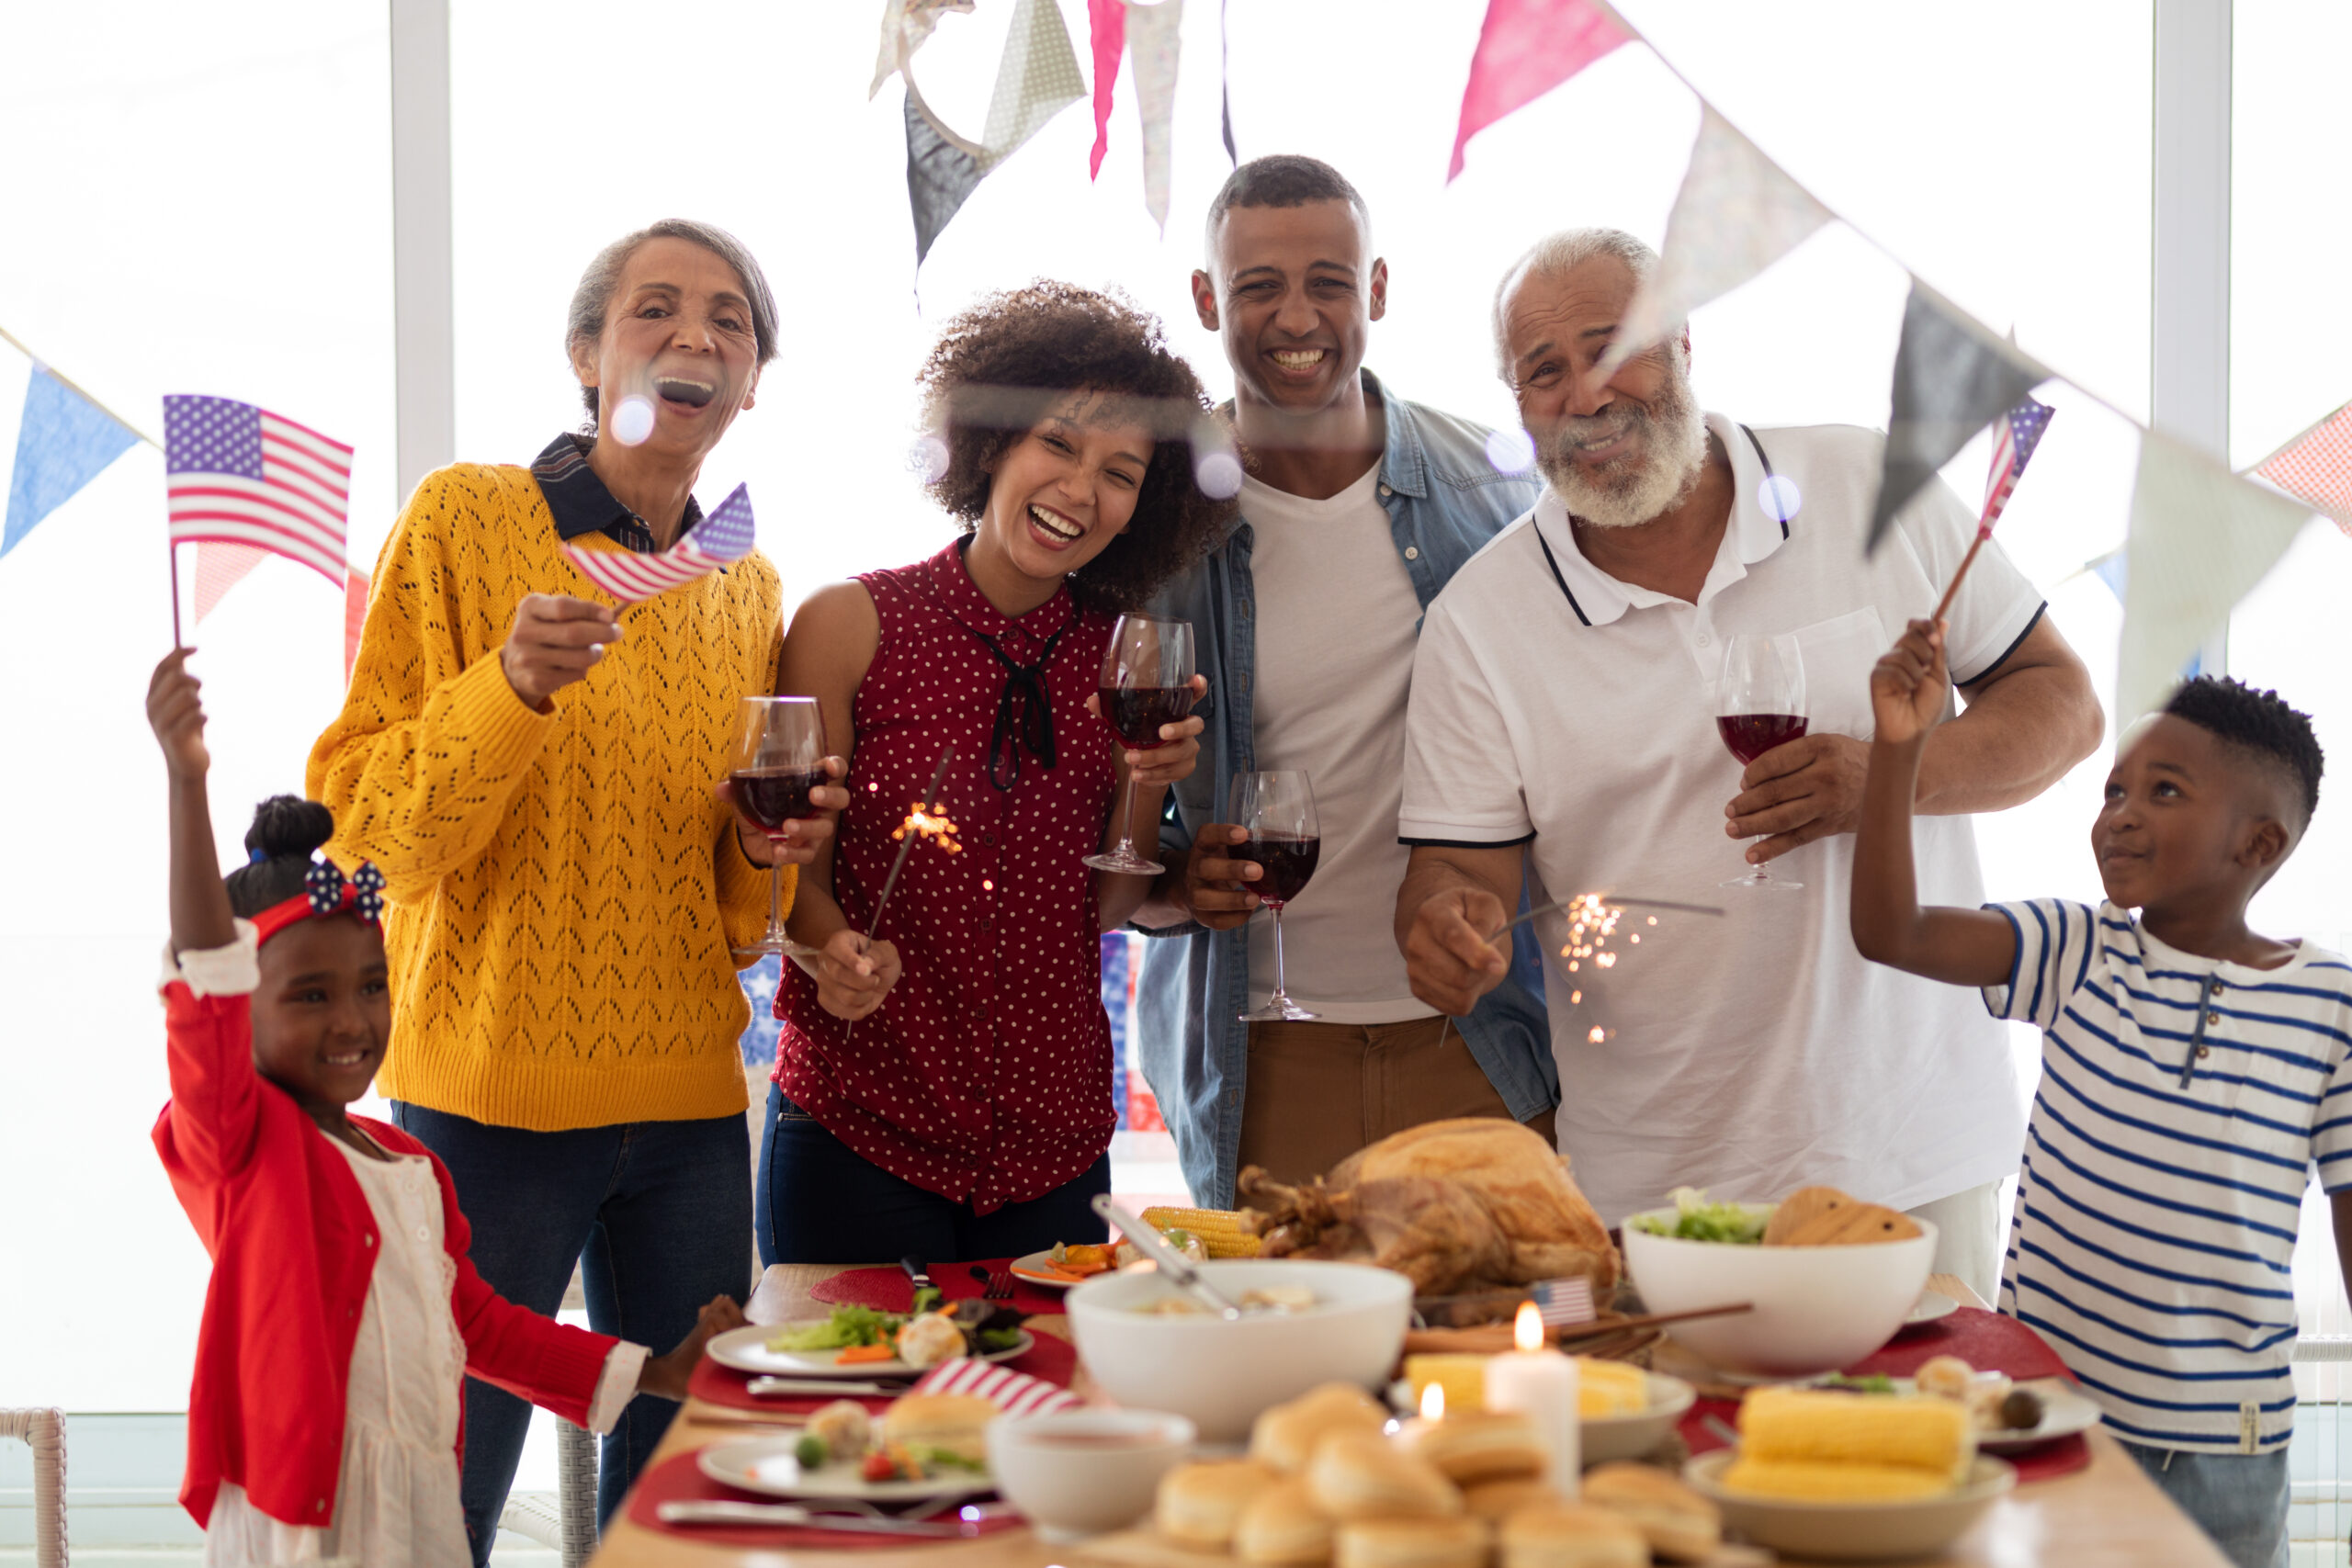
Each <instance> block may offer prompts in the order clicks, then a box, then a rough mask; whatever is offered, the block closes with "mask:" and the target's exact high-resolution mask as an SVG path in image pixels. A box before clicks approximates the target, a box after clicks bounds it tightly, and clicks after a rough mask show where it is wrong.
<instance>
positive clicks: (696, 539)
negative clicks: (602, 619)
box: [563, 485, 757, 604]
mask: <svg viewBox="0 0 2352 1568" xmlns="http://www.w3.org/2000/svg"><path fill="white" fill-rule="evenodd" d="M590 537H598V536H593V535H592V536H590ZM756 538H757V533H756V530H755V529H754V528H753V526H752V497H751V492H750V491H747V490H746V489H745V488H744V487H743V486H741V485H737V486H736V487H735V488H734V490H732V491H729V494H728V497H727V499H726V500H725V501H722V502H719V503H718V506H717V507H716V508H714V509H713V510H712V512H711V513H710V515H709V516H707V517H705V518H704V519H703V520H702V521H701V522H700V523H699V524H697V525H695V530H694V532H692V533H690V534H688V535H687V536H685V537H684V538H683V539H680V540H679V541H678V542H677V543H676V544H674V545H672V546H671V547H669V548H668V549H666V550H663V551H662V553H661V554H660V555H640V554H639V553H638V552H637V551H635V550H632V549H627V548H624V547H621V546H618V545H616V544H614V543H613V542H612V541H611V540H609V539H607V540H605V541H604V544H603V546H602V547H596V546H591V545H588V544H586V543H583V542H582V541H580V540H568V541H566V542H565V544H564V547H563V552H564V554H566V555H568V556H570V557H571V564H572V565H574V566H576V567H578V568H579V569H580V571H581V575H582V576H584V577H585V578H587V579H588V581H591V582H593V583H594V584H595V585H596V586H597V587H599V588H601V589H603V590H604V591H605V592H607V593H609V594H611V595H612V596H613V597H614V598H616V599H617V600H619V601H620V602H621V603H622V604H636V603H637V602H638V601H639V600H640V599H650V598H652V597H653V596H654V595H655V594H657V593H667V592H670V590H671V589H673V588H677V587H681V586H683V585H684V584H686V583H689V582H692V581H694V580H695V578H697V577H700V576H702V575H703V574H704V573H705V572H708V571H716V570H718V569H719V568H720V567H723V566H731V565H732V564H734V563H735V562H737V561H739V560H741V559H742V558H744V557H745V556H747V555H749V554H750V553H751V550H752V544H753V542H754V541H755V539H756Z"/></svg>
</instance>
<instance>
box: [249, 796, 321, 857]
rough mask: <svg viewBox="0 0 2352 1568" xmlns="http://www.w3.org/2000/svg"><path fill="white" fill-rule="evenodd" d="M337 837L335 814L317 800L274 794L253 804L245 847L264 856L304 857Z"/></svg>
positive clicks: (309, 855)
mask: <svg viewBox="0 0 2352 1568" xmlns="http://www.w3.org/2000/svg"><path fill="white" fill-rule="evenodd" d="M332 838H334V813H332V812H330V811H329V810H328V809H327V808H326V807H323V806H321V805H320V804H319V803H318V802H317V801H315V800H304V799H303V798H302V797H301V796H300V795H271V796H270V797H269V798H268V799H267V800H265V801H263V802H262V803H261V804H260V805H259V806H256V807H254V825H253V826H252V827H250V828H248V829H245V849H246V850H247V851H248V852H251V853H253V854H254V855H255V856H256V858H258V859H261V860H278V859H281V858H283V857H284V856H287V855H300V857H301V858H302V859H304V860H309V859H310V858H311V855H312V854H313V853H314V852H316V851H317V850H318V849H319V847H320V846H321V845H322V844H324V843H325V842H326V841H327V840H329V839H332Z"/></svg>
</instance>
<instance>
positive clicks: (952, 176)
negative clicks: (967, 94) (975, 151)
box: [907, 92, 980, 267]
mask: <svg viewBox="0 0 2352 1568" xmlns="http://www.w3.org/2000/svg"><path fill="white" fill-rule="evenodd" d="M979 183H980V161H979V160H978V158H975V157H973V156H972V155H971V154H970V153H969V152H965V151H964V150H963V149H962V148H960V147H956V146H954V145H952V144H950V143H949V141H947V139H946V138H945V137H944V136H942V135H940V134H939V128H938V127H937V126H935V125H933V124H932V123H931V117H930V116H929V115H927V114H925V113H923V112H922V107H921V106H920V105H918V104H917V103H916V102H915V96H914V94H912V93H911V92H910V93H909V94H908V95H907V199H908V201H909V202H910V203H911V204H912V206H913V208H914V214H915V265H916V266H917V267H921V266H922V264H923V258H924V257H926V256H928V255H930V254H931V243H932V242H933V240H936V239H938V238H939V231H941V230H943V229H944V228H946V227H947V220H949V219H951V218H953V217H955V216H956V212H957V211H958V210H959V209H961V208H962V207H963V205H964V202H965V199H966V198H967V197H969V196H970V195H971V194H972V192H973V190H974V189H976V188H977V187H978V185H979Z"/></svg>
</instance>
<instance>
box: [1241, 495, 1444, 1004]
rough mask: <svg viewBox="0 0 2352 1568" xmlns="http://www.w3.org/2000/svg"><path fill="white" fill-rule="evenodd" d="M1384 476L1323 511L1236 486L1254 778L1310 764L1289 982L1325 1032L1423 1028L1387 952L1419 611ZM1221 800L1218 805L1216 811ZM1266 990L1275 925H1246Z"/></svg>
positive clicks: (1254, 983) (1399, 959) (1404, 855)
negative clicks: (1245, 570)
mask: <svg viewBox="0 0 2352 1568" xmlns="http://www.w3.org/2000/svg"><path fill="white" fill-rule="evenodd" d="M1379 484H1380V466H1379V464H1377V463H1374V465H1373V466H1372V467H1371V468H1367V469H1365V470H1364V473H1363V478H1361V479H1357V480H1356V481H1355V483H1353V484H1351V485H1350V486H1349V487H1348V488H1347V489H1345V490H1343V491H1340V493H1339V494H1337V495H1335V496H1332V497H1331V498H1329V500H1327V501H1309V500H1307V499H1306V497H1304V496H1296V495H1293V494H1291V493H1290V492H1289V491H1280V490H1275V489H1272V487H1270V486H1267V485H1262V484H1260V483H1259V482H1258V481H1257V480H1255V479H1244V480H1243V481H1242V485H1241V514H1242V516H1244V517H1246V518H1248V519H1249V521H1250V529H1251V532H1252V535H1253V539H1252V543H1251V547H1250V577H1251V579H1252V581H1253V582H1254V585H1255V588H1256V594H1257V605H1258V613H1257V644H1258V651H1257V678H1256V682H1255V690H1254V693H1253V698H1254V706H1253V707H1252V708H1251V710H1250V744H1251V747H1252V749H1253V750H1255V751H1256V753H1257V760H1258V766H1259V767H1260V768H1261V769H1265V770H1269V771H1271V770H1272V769H1275V768H1304V769H1306V772H1307V776H1308V780H1309V782H1310V783H1311V784H1313V786H1314V790H1315V813H1316V817H1317V819H1318V822H1319V824H1320V826H1321V828H1322V829H1323V849H1322V853H1321V858H1320V859H1318V860H1317V862H1316V865H1315V874H1314V876H1313V877H1312V878H1311V879H1310V880H1309V881H1308V882H1307V885H1306V889H1305V891H1303V892H1301V893H1300V894H1299V896H1298V897H1296V898H1294V899H1293V900H1291V902H1290V905H1289V906H1288V908H1284V909H1283V961H1284V972H1283V977H1284V980H1285V982H1286V984H1287V986H1288V988H1289V990H1290V994H1291V996H1292V998H1294V999H1295V1000H1296V1001H1298V1002H1300V1003H1301V1004H1303V1005H1305V1006H1306V1007H1307V1008H1308V1009H1310V1010H1313V1011H1315V1012H1317V1013H1320V1014H1321V1015H1322V1016H1323V1018H1324V1020H1325V1021H1327V1022H1331V1023H1395V1022H1398V1021H1402V1020H1405V1019H1408V1018H1428V1017H1430V1016H1431V1010H1430V1007H1429V1006H1428V1005H1427V1004H1426V1003H1423V1002H1421V1001H1419V1000H1418V999H1417V998H1415V997H1414V995H1413V989H1412V987H1411V986H1410V985H1409V984H1408V983H1407V981H1406V978H1405V960H1404V956H1403V955H1402V954H1401V953H1398V952H1397V935H1396V918H1397V887H1398V886H1399V885H1400V884H1402V883H1403V882H1404V880H1405V863H1406V861H1407V860H1408V858H1409V852H1408V851H1407V850H1406V848H1405V847H1404V846H1403V845H1402V844H1399V843H1398V842H1397V799H1398V796H1399V795H1400V793H1401V791H1402V787H1403V785H1402V782H1401V779H1400V776H1399V775H1400V773H1401V769H1402V763H1403V760H1404V754H1405V699H1406V695H1407V693H1408V690H1409V689H1410V687H1411V684H1412V679H1413V641H1414V633H1415V631H1416V629H1417V628H1418V627H1419V624H1420V618H1421V604H1420V600H1419V598H1418V597H1417V596H1416V595H1415V594H1414V592H1413V580H1412V579H1411V578H1410V577H1408V576H1407V575H1406V573H1405V563H1404V562H1403V561H1401V560H1399V559H1397V544H1396V540H1395V539H1394V538H1393V537H1392V536H1391V534H1390V529H1389V523H1388V513H1387V512H1386V511H1385V509H1384V508H1383V507H1382V506H1381V504H1380V499H1379V495H1378V488H1379ZM1223 804H1224V803H1220V805H1221V806H1222V805H1223ZM1273 988H1274V922H1273V919H1272V917H1271V916H1269V915H1261V916H1259V917H1258V918H1257V919H1253V920H1252V921H1251V922H1250V1007H1251V1008H1252V1009H1255V1008H1258V1007H1261V1006H1262V1005H1264V1003H1265V1000H1266V998H1267V997H1268V996H1270V995H1272V991H1273Z"/></svg>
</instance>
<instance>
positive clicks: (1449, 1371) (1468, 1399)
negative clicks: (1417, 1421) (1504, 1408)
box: [1405, 1350, 1494, 1416]
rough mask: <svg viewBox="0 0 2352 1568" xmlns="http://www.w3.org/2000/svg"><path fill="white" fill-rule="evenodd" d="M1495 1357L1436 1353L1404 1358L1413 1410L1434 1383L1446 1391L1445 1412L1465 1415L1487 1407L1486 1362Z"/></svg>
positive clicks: (1422, 1352) (1427, 1352)
mask: <svg viewBox="0 0 2352 1568" xmlns="http://www.w3.org/2000/svg"><path fill="white" fill-rule="evenodd" d="M1493 1359H1494V1358H1493V1357H1492V1356H1465V1355H1455V1354H1450V1353H1444V1352H1440V1351H1434V1350H1425V1351H1420V1352H1418V1353H1416V1354H1414V1355H1410V1356H1408V1357H1406V1358H1405V1381H1406V1382H1408V1383H1409V1384H1410V1385H1412V1390H1413V1408H1414V1409H1416V1410H1419V1408H1420V1407H1421V1392H1422V1391H1423V1390H1424V1389H1426V1388H1428V1387H1429V1386H1430V1384H1431V1383H1435V1384H1437V1385H1438V1387H1440V1388H1442V1389H1443V1390H1445V1413H1446V1414H1447V1415H1448V1416H1464V1415H1468V1414H1469V1413H1471V1412H1472V1411H1476V1410H1484V1409H1485V1408H1486V1407H1487V1362H1488V1361H1491V1360H1493Z"/></svg>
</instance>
